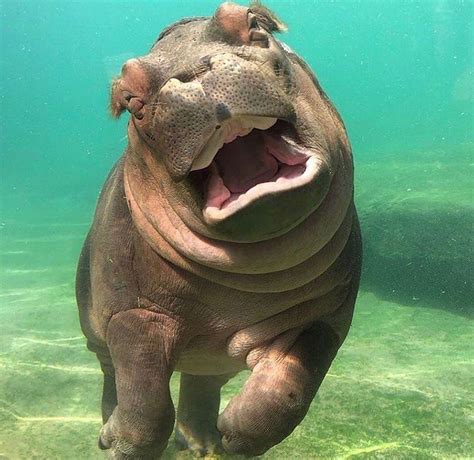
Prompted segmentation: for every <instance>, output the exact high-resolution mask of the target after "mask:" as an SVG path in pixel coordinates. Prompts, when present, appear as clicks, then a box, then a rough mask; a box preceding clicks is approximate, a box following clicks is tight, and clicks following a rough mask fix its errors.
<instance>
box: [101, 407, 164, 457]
mask: <svg viewBox="0 0 474 460" xmlns="http://www.w3.org/2000/svg"><path fill="white" fill-rule="evenodd" d="M99 448H100V449H102V450H106V449H108V452H107V454H108V458H110V459H114V460H115V459H116V460H125V459H127V460H131V459H133V460H138V459H140V460H153V459H156V458H159V456H160V455H161V453H162V451H163V449H164V446H163V445H162V444H160V445H159V446H156V445H153V444H151V443H146V444H142V443H140V444H138V445H137V444H132V442H130V441H129V440H127V439H125V438H123V437H121V436H120V435H119V429H118V426H117V423H115V416H114V414H112V416H111V417H110V418H109V420H108V421H107V423H106V424H105V425H104V426H103V427H102V429H101V430H100V434H99Z"/></svg>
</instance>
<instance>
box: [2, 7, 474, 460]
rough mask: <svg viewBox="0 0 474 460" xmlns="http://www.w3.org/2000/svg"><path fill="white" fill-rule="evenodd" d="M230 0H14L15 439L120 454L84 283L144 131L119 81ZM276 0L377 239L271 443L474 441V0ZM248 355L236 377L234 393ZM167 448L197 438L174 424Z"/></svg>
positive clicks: (10, 142) (71, 453) (11, 340)
mask: <svg viewBox="0 0 474 460" xmlns="http://www.w3.org/2000/svg"><path fill="white" fill-rule="evenodd" d="M220 3H221V2H220V1H218V0H194V1H193V0H174V1H172V0H154V1H151V0H150V1H142V0H138V1H131V0H127V1H126V0H120V1H114V0H110V1H105V0H104V1H97V0H78V1H67V0H62V1H58V0H48V1H46V0H43V1H40V0H28V1H18V0H10V1H9V0H3V1H0V17H1V31H0V46H1V51H0V63H1V69H0V71H1V73H0V86H1V96H0V101H1V107H2V110H1V112H0V116H1V127H0V156H1V157H0V158H1V160H0V168H1V180H0V211H1V216H0V245H1V246H0V257H1V258H0V329H1V334H0V343H1V347H0V369H1V371H0V458H1V459H75V460H76V459H100V458H106V454H105V453H104V451H101V450H99V449H98V447H97V439H98V434H99V430H100V428H101V425H102V423H101V411H100V398H101V393H102V371H101V369H100V365H99V363H98V361H97V358H96V356H95V355H94V354H93V353H91V352H90V351H89V350H87V348H86V339H85V338H84V336H83V334H82V332H81V328H80V324H79V319H78V312H77V305H76V299H75V293H74V289H75V288H74V286H75V272H76V267H77V261H78V258H79V253H80V251H81V247H82V244H83V242H84V239H85V236H86V234H87V232H88V230H89V227H90V224H91V222H92V218H93V215H94V210H95V206H96V203H97V197H98V195H99V192H100V189H101V187H102V184H103V183H104V181H105V179H106V177H107V175H108V172H109V171H110V169H111V168H112V166H113V165H114V163H115V162H116V161H117V159H118V158H119V157H120V156H121V155H122V153H123V151H124V149H125V148H126V145H127V130H126V125H127V120H128V118H129V115H128V113H125V114H124V115H123V116H122V117H121V118H120V119H119V120H113V119H112V117H111V116H110V113H109V108H108V107H109V97H110V85H111V82H112V79H113V78H114V77H115V76H116V75H118V74H119V73H120V69H121V67H122V64H123V63H124V62H125V61H126V60H127V59H129V58H132V57H135V56H142V55H144V54H146V53H147V52H148V50H149V49H150V47H151V45H152V44H153V43H154V42H155V40H156V38H157V36H158V34H159V33H160V32H161V31H162V30H163V29H164V28H165V27H166V26H168V25H170V24H172V23H173V22H175V21H178V20H179V19H181V18H183V17H191V16H211V15H212V14H214V12H215V10H216V8H217V7H218V6H219V5H220ZM237 3H239V4H241V5H248V3H247V2H242V1H238V2H237ZM264 3H265V5H267V6H268V7H269V8H271V9H272V10H273V11H274V12H275V13H276V14H278V16H279V17H280V18H281V19H282V20H283V21H284V22H285V23H286V24H287V26H288V31H287V32H286V33H284V34H279V35H278V39H281V40H282V41H284V42H285V43H286V44H287V45H288V46H290V47H291V48H292V49H293V50H294V52H296V53H297V54H299V55H300V56H301V57H302V58H303V59H304V60H305V61H306V62H307V63H308V64H309V65H310V66H311V68H312V69H313V71H314V72H315V74H316V76H317V78H318V80H319V82H320V84H321V86H322V87H323V89H324V91H325V92H326V94H327V95H328V97H329V98H330V99H331V101H332V102H333V103H334V105H335V106H336V108H337V110H338V111H339V113H340V115H341V117H342V119H343V120H344V123H345V126H346V128H347V131H348V134H349V138H350V140H351V145H352V151H353V156H354V165H355V203H356V206H357V211H358V215H359V219H360V224H361V231H362V238H363V248H364V249H363V251H364V256H363V270H362V279H361V285H360V290H359V295H358V298H357V303H356V308H355V313H354V318H353V322H352V326H351V329H350V332H349V335H348V337H347V339H346V341H345V342H344V344H343V345H342V347H341V349H340V350H339V352H338V354H337V356H336V358H335V360H334V362H333V363H332V366H331V368H330V369H329V372H328V374H327V376H326V378H325V379H324V381H323V383H322V385H321V387H320V389H319V391H318V393H317V395H316V398H315V399H314V401H313V403H312V405H311V407H310V409H309V412H308V414H307V416H306V417H305V419H304V420H303V422H302V423H301V424H300V425H299V426H297V427H296V429H295V430H294V431H293V433H292V434H291V435H290V436H289V437H288V438H286V439H285V440H284V441H283V442H281V443H280V444H278V445H276V446H275V447H273V448H272V449H270V450H269V451H268V452H267V453H265V454H264V455H263V456H262V458H266V459H293V458H300V459H372V458H387V459H391V458H396V459H451V458H453V459H454V458H460V459H461V458H462V459H464V458H474V438H473V432H474V399H473V395H474V340H473V338H474V322H473V312H474V292H473V284H472V282H473V271H472V256H473V228H474V225H473V223H474V221H473V207H474V171H473V166H474V162H473V160H474V158H473V153H474V111H473V102H474V54H473V49H474V40H473V39H474V31H473V30H474V29H473V18H474V2H472V1H471V0H469V1H462V0H385V1H374V0H359V1H356V0H350V1H349V0H347V1H346V0H340V1H337V0H336V1H334V0H331V1H329V0H317V1H316V0H266V1H265V2H264ZM248 375H249V371H244V372H241V373H240V374H238V375H237V376H236V377H235V378H233V379H231V380H230V381H229V383H227V384H226V385H225V386H224V387H223V390H222V401H221V410H222V409H223V407H224V406H225V405H226V404H227V403H228V401H229V400H230V399H231V398H232V396H233V395H235V394H236V393H237V392H238V391H239V390H240V388H241V387H242V385H243V382H244V381H245V380H246V378H247V377H248ZM171 392H172V397H173V400H174V401H177V396H178V392H179V374H176V375H173V377H172V384H171ZM163 458H165V459H174V458H180V459H186V458H192V455H191V454H188V453H185V452H181V451H179V450H178V449H177V447H176V446H175V444H174V442H173V437H172V438H170V441H169V444H168V447H167V448H166V450H165V452H164V454H163ZM209 458H232V457H231V456H229V455H227V456H226V455H222V456H218V455H215V456H213V457H211V456H209Z"/></svg>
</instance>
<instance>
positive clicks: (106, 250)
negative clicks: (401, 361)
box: [77, 4, 361, 458]
mask: <svg viewBox="0 0 474 460" xmlns="http://www.w3.org/2000/svg"><path fill="white" fill-rule="evenodd" d="M280 28H281V23H279V22H278V20H277V19H276V18H275V16H274V15H273V14H272V13H271V12H269V11H268V10H267V9H266V8H264V7H262V6H261V5H253V6H251V7H250V9H247V8H244V7H240V6H236V5H233V4H223V5H222V6H221V7H220V8H219V9H218V10H217V12H216V14H215V16H214V17H213V18H196V19H193V20H186V21H182V22H180V23H178V24H175V25H174V26H172V27H170V28H168V29H167V30H166V31H165V32H164V33H162V35H161V36H160V38H159V39H158V40H157V42H156V43H155V45H154V46H153V48H152V50H151V52H150V54H148V55H146V56H144V57H142V58H138V59H133V60H130V61H128V62H127V63H126V64H125V65H124V68H123V72H122V76H121V78H119V79H118V80H116V81H115V82H114V85H113V89H112V104H111V107H112V113H113V114H114V115H115V116H118V115H119V114H120V113H121V112H122V111H123V110H124V109H127V110H129V112H130V113H131V114H132V116H131V120H130V123H129V128H128V136H129V145H128V147H127V150H126V152H125V154H124V155H123V157H122V158H121V159H120V160H119V162H118V163H117V164H116V166H115V167H114V169H113V171H112V173H111V174H110V176H109V178H108V179H107V182H106V184H105V186H104V189H103V191H102V194H101V196H100V199H99V203H98V207H97V212H96V216H95V219H94V223H93V226H92V228H91V231H90V233H89V235H88V237H87V240H86V242H85V245H84V248H83V251H82V254H81V258H80V261H79V269H78V277H77V298H78V304H79V309H80V316H81V324H82V328H83V331H84V333H85V335H86V336H87V338H88V346H89V348H90V349H91V350H92V351H94V352H95V353H97V356H98V358H99V360H100V362H101V366H102V369H103V371H104V393H103V404H102V412H103V420H104V427H103V428H102V431H101V437H100V446H101V447H103V448H111V452H112V455H113V457H114V458H156V457H158V456H159V455H160V453H161V452H162V451H163V449H164V448H165V447H166V443H167V441H168V438H169V436H170V434H171V432H172V430H173V425H174V407H173V404H172V401H171V398H170V393H169V379H170V377H171V374H172V372H173V371H175V370H177V371H180V372H181V373H182V376H181V388H180V402H179V408H178V416H177V426H176V439H177V441H178V444H179V445H180V446H181V447H183V448H190V449H192V450H194V451H197V452H198V453H201V454H203V453H206V452H212V451H215V450H218V449H219V448H220V447H223V448H224V449H225V450H226V451H228V452H231V453H242V454H245V455H258V454H261V453H263V452H265V451H266V450H268V449H269V448H270V447H272V446H273V445H275V444H277V443H278V442H280V441H281V440H282V439H284V438H285V437H286V436H287V435H288V434H289V433H291V432H292V431H293V429H294V428H295V427H296V426H297V424H298V423H299V422H300V421H301V420H302V419H303V417H304V416H305V414H306V412H307V410H308V407H309V405H310V403H311V401H312V399H313V397H314V395H315V393H316V391H317V389H318V387H319V385H320V383H321V381H322V379H323V378H324V376H325V374H326V372H327V370H328V368H329V366H330V363H331V361H332V359H333V358H334V356H335V354H336V352H337V349H338V348H339V347H340V345H341V344H342V342H343V340H344V338H345V336H346V334H347V332H348V329H349V326H350V322H351V318H352V311H353V307H354V302H355V298H356V295H357V290H358V283H359V272H360V260H361V248H360V236H359V228H358V222H357V217H356V212H355V209H354V205H353V171H352V158H351V152H350V147H349V143H348V141H347V137H346V133H345V130H344V127H343V124H342V122H341V120H340V118H339V116H338V115H337V113H336V111H335V109H334V108H333V107H332V106H331V104H330V102H329V101H328V99H327V97H326V96H325V94H324V93H323V92H322V90H321V88H320V87H319V85H318V83H317V81H316V79H315V78H314V76H313V75H312V74H311V72H310V70H309V69H308V67H307V66H306V65H305V64H304V63H303V62H302V61H301V60H300V59H299V58H298V57H297V56H296V55H295V54H293V53H292V52H291V50H289V49H288V48H287V47H285V46H284V45H282V44H281V43H280V42H278V41H277V40H275V39H274V38H273V36H272V34H271V33H272V32H274V31H277V30H279V29H280ZM243 369H251V370H252V374H251V376H250V377H249V379H248V381H247V383H246V384H245V386H244V388H243V389H242V391H241V393H240V394H239V395H237V396H235V397H234V398H233V399H232V400H231V402H230V403H229V405H228V406H227V408H226V409H225V410H224V412H223V413H222V414H221V415H220V416H219V417H218V410H219V395H220V387H221V386H222V385H223V384H224V383H225V382H226V381H227V380H228V379H229V378H230V377H231V376H232V375H234V374H235V373H237V372H239V371H240V370H243ZM117 401H118V403H117Z"/></svg>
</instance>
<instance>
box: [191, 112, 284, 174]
mask: <svg viewBox="0 0 474 460" xmlns="http://www.w3.org/2000/svg"><path fill="white" fill-rule="evenodd" d="M276 122H277V119H276V118H273V117H265V116H260V117H256V116H239V117H234V118H230V119H228V120H226V121H224V122H223V123H221V124H220V125H218V126H216V130H215V131H214V133H213V134H212V135H211V136H210V137H209V139H208V140H207V142H206V143H205V144H204V147H203V148H202V149H201V151H200V153H199V155H198V156H197V157H196V158H195V159H194V161H193V164H192V166H191V171H196V170H199V169H204V168H207V167H208V166H209V165H210V164H211V163H212V160H214V158H215V156H216V155H217V153H218V152H219V150H220V149H221V148H222V147H223V146H224V144H227V143H229V142H232V141H233V140H235V138H236V137H240V136H246V135H247V134H249V133H250V131H252V130H253V129H255V128H257V129H261V130H266V129H268V128H270V127H272V126H273V125H274V124H275V123H276Z"/></svg>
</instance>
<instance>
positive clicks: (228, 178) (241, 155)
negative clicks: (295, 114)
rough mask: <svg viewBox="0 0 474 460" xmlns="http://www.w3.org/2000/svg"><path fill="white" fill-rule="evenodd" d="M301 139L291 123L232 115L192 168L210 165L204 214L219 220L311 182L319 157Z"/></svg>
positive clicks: (213, 136)
mask: <svg viewBox="0 0 474 460" xmlns="http://www.w3.org/2000/svg"><path fill="white" fill-rule="evenodd" d="M307 152H308V151H307V149H305V148H304V147H302V146H301V145H299V144H298V142H297V135H296V131H295V129H294V128H293V126H292V125H290V124H289V123H287V122H284V121H281V120H277V119H276V118H270V117H251V116H247V117H239V118H232V119H230V120H228V121H226V122H224V123H223V124H222V125H221V126H219V127H217V128H216V132H215V133H214V134H213V135H212V136H211V138H210V139H209V141H208V142H207V144H206V146H205V147H204V148H203V150H202V151H201V153H200V155H199V156H198V157H197V158H196V160H195V161H194V163H193V166H192V169H193V170H202V169H207V170H208V173H209V174H208V180H207V184H206V190H205V197H204V207H203V215H204V217H205V219H206V220H207V221H208V222H209V221H211V222H212V221H214V222H215V221H220V220H222V219H224V218H226V217H228V216H230V215H231V214H234V213H235V212H236V211H238V210H239V209H242V208H244V207H245V206H247V205H249V204H250V203H252V202H254V201H256V200H258V199H260V198H262V197H264V196H266V195H269V194H275V193H279V192H284V191H286V190H290V189H294V188H296V187H300V186H302V185H304V184H306V183H308V182H310V181H311V180H312V179H313V178H314V176H315V175H316V172H317V169H318V168H317V165H318V162H317V161H316V158H315V157H314V156H310V155H309V154H308V153H307Z"/></svg>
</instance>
